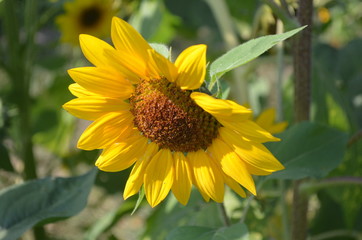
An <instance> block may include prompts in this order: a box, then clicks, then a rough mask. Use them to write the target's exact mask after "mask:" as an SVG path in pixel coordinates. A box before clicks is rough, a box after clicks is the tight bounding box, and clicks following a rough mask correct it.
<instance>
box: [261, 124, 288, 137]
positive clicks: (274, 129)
mask: <svg viewBox="0 0 362 240" xmlns="http://www.w3.org/2000/svg"><path fill="white" fill-rule="evenodd" d="M287 127H288V122H286V121H284V122H278V123H274V124H273V125H272V126H270V127H269V128H267V129H266V128H265V130H267V131H268V132H270V133H272V134H277V133H281V132H283V131H284V130H285V129H286V128H287Z"/></svg>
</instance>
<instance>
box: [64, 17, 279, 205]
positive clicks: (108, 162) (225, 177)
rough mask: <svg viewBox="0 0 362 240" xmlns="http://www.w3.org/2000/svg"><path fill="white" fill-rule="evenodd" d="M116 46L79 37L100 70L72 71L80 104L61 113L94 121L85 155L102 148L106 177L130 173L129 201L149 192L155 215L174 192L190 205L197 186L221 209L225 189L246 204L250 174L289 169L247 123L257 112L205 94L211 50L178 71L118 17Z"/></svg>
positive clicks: (196, 49)
mask: <svg viewBox="0 0 362 240" xmlns="http://www.w3.org/2000/svg"><path fill="white" fill-rule="evenodd" d="M111 36H112V41H113V44H114V46H115V47H112V46H110V45H108V44H107V43H105V42H103V41H102V40H99V39H97V38H94V37H92V36H89V35H81V36H80V44H81V48H82V51H83V53H84V55H85V56H86V58H87V59H88V60H89V61H90V62H91V63H92V64H94V65H95V67H81V68H74V69H71V70H69V74H70V76H71V77H72V78H73V80H74V81H75V82H76V83H74V84H72V85H70V87H69V89H70V91H71V92H72V93H73V94H74V95H75V96H76V97H78V98H76V99H73V100H71V101H69V102H68V103H66V104H65V105H64V108H65V109H66V110H67V111H69V112H70V113H71V114H73V115H75V116H77V117H79V118H83V119H87V120H91V121H94V122H93V123H92V124H91V125H90V126H89V127H88V128H87V129H86V130H85V131H84V133H83V134H82V136H81V137H80V139H79V142H78V147H79V148H81V149H85V150H91V149H103V152H102V154H101V155H100V156H99V158H98V159H97V161H96V165H97V166H98V168H99V169H101V170H104V171H111V172H113V171H121V170H124V169H126V168H129V167H131V166H133V168H132V171H131V174H130V176H129V179H128V181H127V183H126V187H125V190H124V198H125V199H126V198H128V197H130V196H132V195H134V194H136V193H137V192H138V191H139V190H140V188H141V187H142V186H143V187H144V190H145V194H146V198H147V200H148V202H149V203H150V205H151V206H152V207H154V206H156V205H157V204H159V203H160V202H161V201H162V200H163V199H164V198H165V197H166V196H167V195H168V193H169V192H170V190H171V191H172V192H173V194H174V195H175V197H176V198H177V199H178V200H179V201H180V202H181V203H182V204H186V203H187V202H188V200H189V197H190V192H191V187H192V185H194V186H196V188H198V190H199V191H200V193H201V194H202V196H203V198H204V199H205V200H206V201H208V200H209V199H210V198H211V199H213V200H214V201H216V202H222V201H223V198H224V186H225V185H228V186H229V187H230V188H231V189H233V190H234V191H235V192H237V193H238V194H239V195H240V196H242V197H245V196H246V194H245V192H244V190H243V188H242V187H241V186H243V187H244V188H246V189H247V190H248V191H250V192H251V193H252V194H256V190H255V185H254V181H253V178H252V176H251V175H252V174H254V175H267V174H270V173H272V172H274V171H277V170H280V169H283V166H282V165H281V164H280V163H279V162H278V160H277V159H275V157H274V156H273V155H272V154H271V153H270V152H269V151H268V149H266V148H265V147H264V146H263V143H264V142H267V141H278V140H279V139H277V138H275V137H273V136H272V135H271V134H270V133H268V132H266V131H265V130H264V129H262V128H261V127H259V126H258V125H257V124H256V123H254V122H253V121H251V120H250V117H251V114H252V112H251V110H249V109H247V108H245V107H242V106H240V105H238V104H237V103H235V102H233V101H230V100H222V99H216V98H214V97H212V96H209V95H207V94H204V93H201V92H198V91H197V89H199V88H200V86H201V84H202V83H203V81H204V78H205V72H206V70H205V69H206V46H205V45H202V44H201V45H195V46H191V47H189V48H187V49H186V50H184V51H183V52H182V53H181V54H180V55H179V56H178V58H177V59H176V61H175V62H174V63H172V62H171V61H169V60H168V59H166V58H165V57H164V56H162V55H160V54H159V53H157V52H156V51H155V50H154V49H152V48H151V46H150V45H149V44H148V43H147V42H146V41H145V40H144V39H143V38H142V37H141V35H140V34H139V33H138V32H136V30H134V29H133V28H132V27H131V26H130V25H129V24H128V23H126V22H125V21H123V20H121V19H119V18H113V21H112V28H111Z"/></svg>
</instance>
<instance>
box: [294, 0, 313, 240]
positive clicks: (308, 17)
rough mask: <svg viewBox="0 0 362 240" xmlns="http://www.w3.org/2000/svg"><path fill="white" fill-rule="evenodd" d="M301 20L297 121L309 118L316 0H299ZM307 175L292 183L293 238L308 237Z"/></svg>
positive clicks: (297, 46) (296, 52) (296, 51)
mask: <svg viewBox="0 0 362 240" xmlns="http://www.w3.org/2000/svg"><path fill="white" fill-rule="evenodd" d="M297 12H298V16H297V17H298V21H299V23H300V24H301V25H308V28H306V29H304V31H302V32H301V34H300V35H299V36H297V37H296V38H295V41H294V56H293V57H294V73H295V83H294V96H295V99H294V104H295V107H294V111H295V120H296V122H301V121H305V120H309V118H310V117H309V111H310V86H311V75H312V74H311V39H312V31H311V29H312V14H313V0H299V8H298V11H297ZM306 181H307V179H301V180H297V181H295V182H294V186H293V204H292V205H293V206H292V208H293V215H292V239H293V240H305V239H306V238H307V225H308V222H307V212H308V198H307V197H306V196H305V195H304V194H302V193H301V192H300V186H301V185H302V184H303V183H304V182H306Z"/></svg>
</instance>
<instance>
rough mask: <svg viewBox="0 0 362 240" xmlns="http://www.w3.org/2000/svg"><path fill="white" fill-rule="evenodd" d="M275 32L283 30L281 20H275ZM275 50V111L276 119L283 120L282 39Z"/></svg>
mask: <svg viewBox="0 0 362 240" xmlns="http://www.w3.org/2000/svg"><path fill="white" fill-rule="evenodd" d="M276 24H277V34H279V33H282V32H283V28H284V26H283V22H282V21H281V20H279V19H278V20H277V22H276ZM276 50H277V84H276V85H277V86H276V94H275V95H276V98H277V99H276V111H277V118H276V120H277V121H282V120H283V97H282V85H283V71H284V44H283V41H281V42H279V43H278V44H277V45H276Z"/></svg>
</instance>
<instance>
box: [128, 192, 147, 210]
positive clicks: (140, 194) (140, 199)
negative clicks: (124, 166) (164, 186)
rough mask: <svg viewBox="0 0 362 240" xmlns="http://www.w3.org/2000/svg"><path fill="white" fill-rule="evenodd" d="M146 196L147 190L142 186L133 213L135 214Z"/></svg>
mask: <svg viewBox="0 0 362 240" xmlns="http://www.w3.org/2000/svg"><path fill="white" fill-rule="evenodd" d="M144 197H145V190H144V189H143V188H141V190H140V191H139V193H138V199H137V202H136V205H135V206H134V208H133V211H132V213H131V215H133V214H134V213H135V212H136V211H137V209H138V208H139V207H140V206H141V203H142V201H143V199H144Z"/></svg>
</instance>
